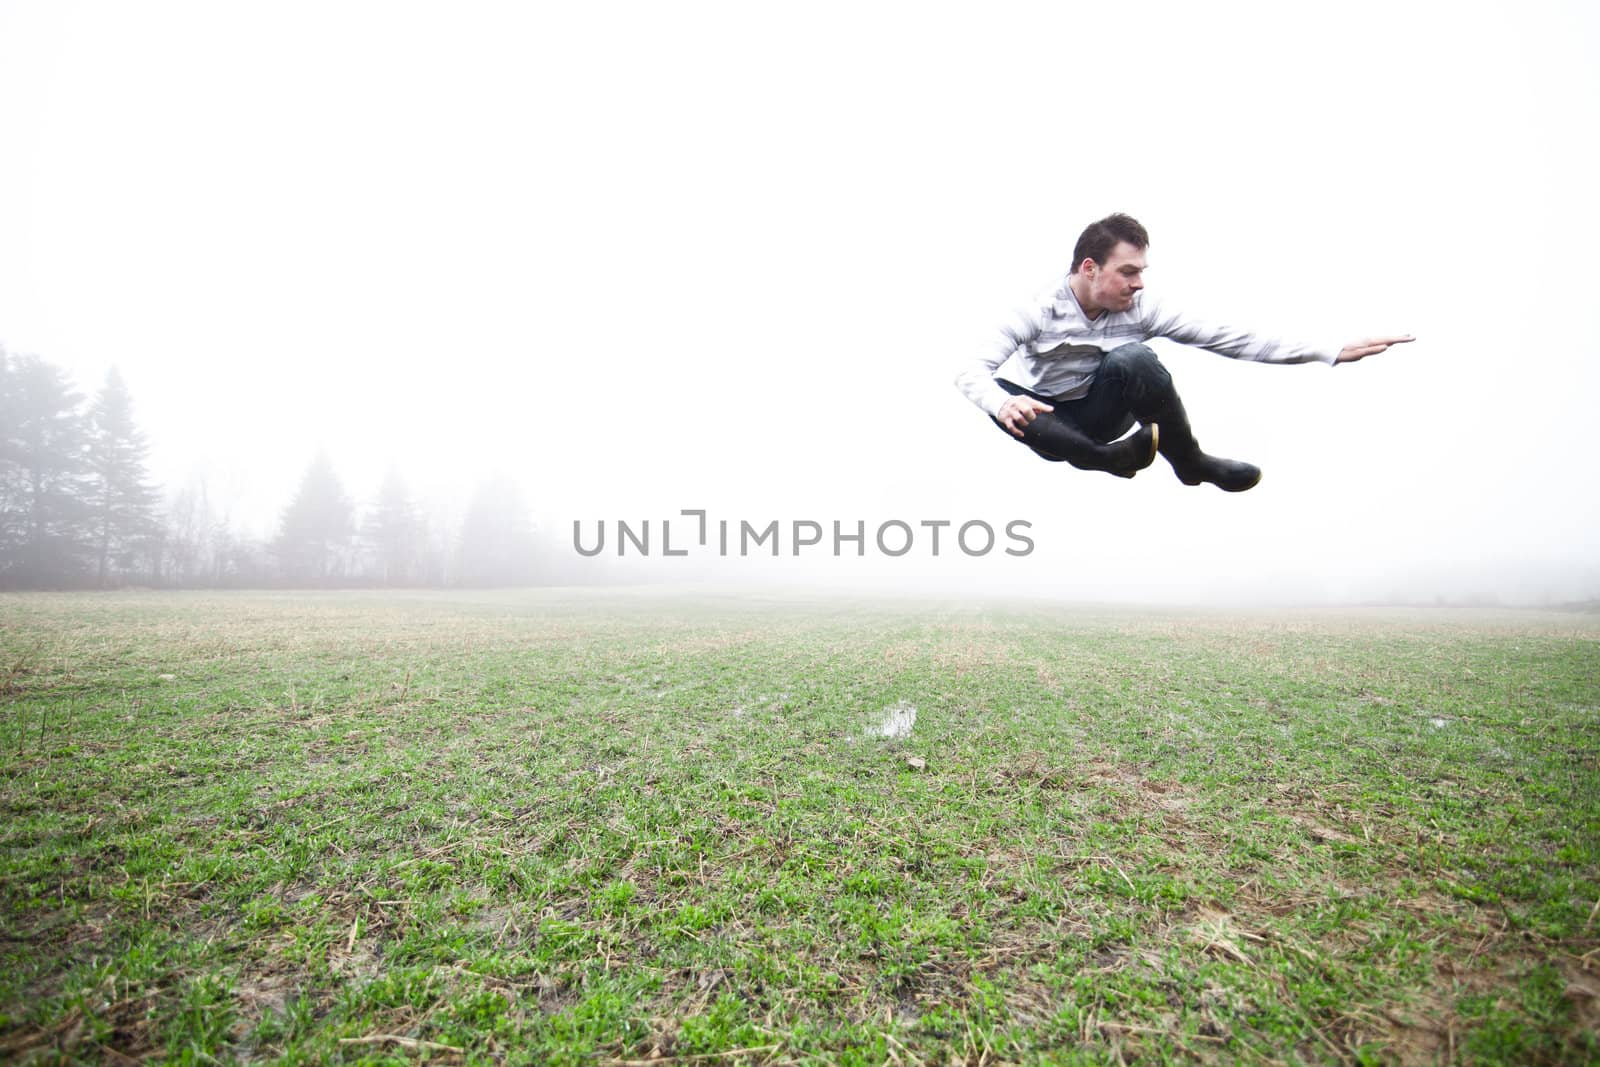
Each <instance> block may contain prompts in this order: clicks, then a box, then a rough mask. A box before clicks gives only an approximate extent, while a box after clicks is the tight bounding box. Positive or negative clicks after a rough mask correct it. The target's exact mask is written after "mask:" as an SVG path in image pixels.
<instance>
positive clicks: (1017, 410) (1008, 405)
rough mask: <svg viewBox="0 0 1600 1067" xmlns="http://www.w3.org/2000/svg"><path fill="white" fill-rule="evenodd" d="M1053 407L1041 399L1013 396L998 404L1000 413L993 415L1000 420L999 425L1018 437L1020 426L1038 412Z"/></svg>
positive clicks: (1028, 421) (1019, 435) (1050, 409)
mask: <svg viewBox="0 0 1600 1067" xmlns="http://www.w3.org/2000/svg"><path fill="white" fill-rule="evenodd" d="M1054 410H1055V408H1053V407H1051V406H1050V405H1049V404H1046V403H1045V402H1044V401H1043V400H1035V399H1034V398H1033V397H1031V396H1014V397H1012V398H1011V399H1010V400H1007V401H1006V402H1005V403H1004V404H1001V405H1000V414H999V415H997V416H995V417H996V418H998V419H999V420H1000V425H1002V426H1004V427H1005V428H1006V429H1008V430H1010V431H1011V436H1012V437H1016V438H1018V439H1020V438H1021V437H1022V428H1023V427H1024V426H1026V425H1028V423H1030V422H1032V421H1033V420H1034V419H1035V418H1037V417H1038V416H1039V413H1040V412H1044V411H1054Z"/></svg>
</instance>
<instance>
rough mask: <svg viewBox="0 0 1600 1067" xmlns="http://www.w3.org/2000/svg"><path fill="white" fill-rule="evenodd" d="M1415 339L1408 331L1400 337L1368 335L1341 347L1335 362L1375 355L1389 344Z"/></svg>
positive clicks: (1385, 349)
mask: <svg viewBox="0 0 1600 1067" xmlns="http://www.w3.org/2000/svg"><path fill="white" fill-rule="evenodd" d="M1415 340H1416V338H1415V337H1413V336H1412V335H1411V334H1409V333H1408V334H1405V335H1404V336H1402V337H1369V338H1367V339H1366V340H1365V341H1357V342H1355V343H1354V344H1348V345H1345V346H1344V347H1343V348H1341V349H1340V350H1339V358H1338V360H1337V361H1336V362H1339V363H1354V362H1355V361H1356V360H1358V359H1366V358H1367V357H1368V356H1375V355H1377V354H1378V353H1379V352H1385V351H1387V350H1388V348H1389V346H1390V345H1401V344H1405V343H1406V342H1407V341H1415Z"/></svg>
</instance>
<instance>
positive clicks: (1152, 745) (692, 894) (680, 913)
mask: <svg viewBox="0 0 1600 1067" xmlns="http://www.w3.org/2000/svg"><path fill="white" fill-rule="evenodd" d="M0 694H3V695H0V710H3V724H0V767H3V774H0V813H3V822H0V840H3V857H0V908H3V913H0V914H3V920H4V928H3V959H0V1059H3V1060H8V1061H13V1062H16V1061H21V1062H29V1061H35V1062H72V1061H76V1060H81V1061H88V1062H102V1063H125V1062H127V1061H128V1060H129V1059H151V1058H153V1059H158V1060H165V1061H169V1062H178V1063H205V1062H214V1061H233V1060H240V1059H257V1060H280V1059H281V1060H283V1061H286V1062H299V1063H323V1062H338V1061H356V1060H363V1061H368V1062H373V1061H390V1062H408V1061H410V1062H415V1061H424V1060H425V1061H429V1062H443V1063H458V1062H502V1061H509V1062H534V1063H544V1062H549V1063H571V1064H608V1063H625V1062H640V1063H652V1062H660V1063H668V1062H678V1063H697V1064H718V1063H747V1064H767V1063H772V1064H779V1063H818V1064H821V1063H860V1064H872V1065H878V1064H896V1065H912V1064H933V1063H949V1062H965V1063H973V1064H979V1063H1001V1062H1051V1063H1056V1062H1059V1063H1120V1062H1128V1063H1132V1062H1180V1063H1181V1062H1202V1063H1234V1062H1240V1063H1301V1062H1310V1063H1323V1062H1325V1063H1383V1062H1403V1063H1434V1062H1440V1063H1449V1062H1467V1063H1507V1064H1541V1063H1545V1064H1555V1063H1584V1062H1600V1038H1597V1036H1596V1028H1597V1023H1600V616H1596V615H1581V614H1572V615H1563V614H1557V613H1547V614H1539V613H1512V612H1500V613H1493V614H1487V613H1447V612H1429V611H1386V610H1371V611H1362V612H1337V613H1335V612H1312V611H1304V612H1276V613H1261V614H1232V615H1213V614H1205V613H1181V612H1139V611H1131V610H1130V611H1109V610H1089V609H1082V608H1065V607H1059V608H1058V607H1047V606H1038V605H1033V606H1023V607H1012V608H1003V607H999V606H994V605H980V604H976V603H959V602H942V603H935V602H923V601H911V600H905V601H898V602H884V603H867V602H858V601H837V600H828V599H825V598H822V597H811V598H800V597H795V598H791V599H787V600H778V599H761V598H750V597H746V598H735V597H732V596H726V597H719V596H715V595H711V594H700V595H697V596H695V597H689V598H686V597H683V596H669V595H666V594H662V593H658V592H574V591H534V592H519V593H492V594H489V593H486V594H455V595H452V594H379V593H372V594H359V593H357V594H350V593H339V594H307V593H297V594H288V593H283V594H269V593H242V594H228V595H221V594H219V595H207V594H154V593H145V594H135V593H129V594H108V595H98V596H97V595H18V596H4V597H0Z"/></svg>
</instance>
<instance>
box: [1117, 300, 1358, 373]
mask: <svg viewBox="0 0 1600 1067" xmlns="http://www.w3.org/2000/svg"><path fill="white" fill-rule="evenodd" d="M1143 303H1144V307H1143V311H1144V323H1143V325H1144V328H1145V330H1147V331H1148V332H1149V333H1150V335H1151V336H1153V337H1165V338H1167V339H1168V340H1170V341H1176V342H1178V343H1179V344H1181V345H1193V346H1194V347H1196V348H1203V349H1205V350H1206V351H1207V352H1215V353H1217V354H1218V355H1221V356H1228V357H1230V358H1232V359H1244V360H1250V361H1251V362H1255V363H1327V364H1329V365H1332V364H1335V363H1337V362H1338V361H1339V350H1340V348H1341V347H1342V346H1340V345H1334V346H1332V347H1329V346H1328V343H1327V342H1316V343H1311V344H1306V343H1302V342H1298V341H1286V340H1284V339H1282V338H1278V337H1258V336H1257V335H1256V334H1254V333H1251V332H1250V331H1249V330H1244V329H1240V328H1239V327H1237V326H1226V325H1221V324H1218V323H1208V322H1203V321H1201V320H1199V319H1194V318H1190V317H1189V316H1187V315H1184V314H1183V313H1181V312H1178V311H1174V310H1173V309H1171V308H1168V307H1166V306H1165V305H1163V304H1162V303H1161V302H1160V301H1159V300H1149V301H1147V302H1143Z"/></svg>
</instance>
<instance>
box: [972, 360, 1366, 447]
mask: <svg viewBox="0 0 1600 1067" xmlns="http://www.w3.org/2000/svg"><path fill="white" fill-rule="evenodd" d="M1341 358H1343V357H1342V356H1341ZM1054 410H1055V408H1053V407H1051V406H1050V405H1049V404H1046V403H1045V402H1044V401H1043V400H1035V399H1034V398H1033V397H1031V396H1014V397H1012V398H1011V399H1010V400H1007V401H1006V402H1005V403H1004V404H1001V405H1000V414H999V415H997V416H995V417H996V418H998V419H999V420H1000V425H1002V426H1004V427H1005V428H1006V429H1008V430H1010V431H1011V436H1012V437H1016V438H1019V439H1020V438H1021V437H1022V429H1023V427H1025V426H1027V425H1028V423H1030V422H1032V421H1033V420H1034V419H1036V418H1038V416H1039V414H1040V412H1044V411H1054Z"/></svg>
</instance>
